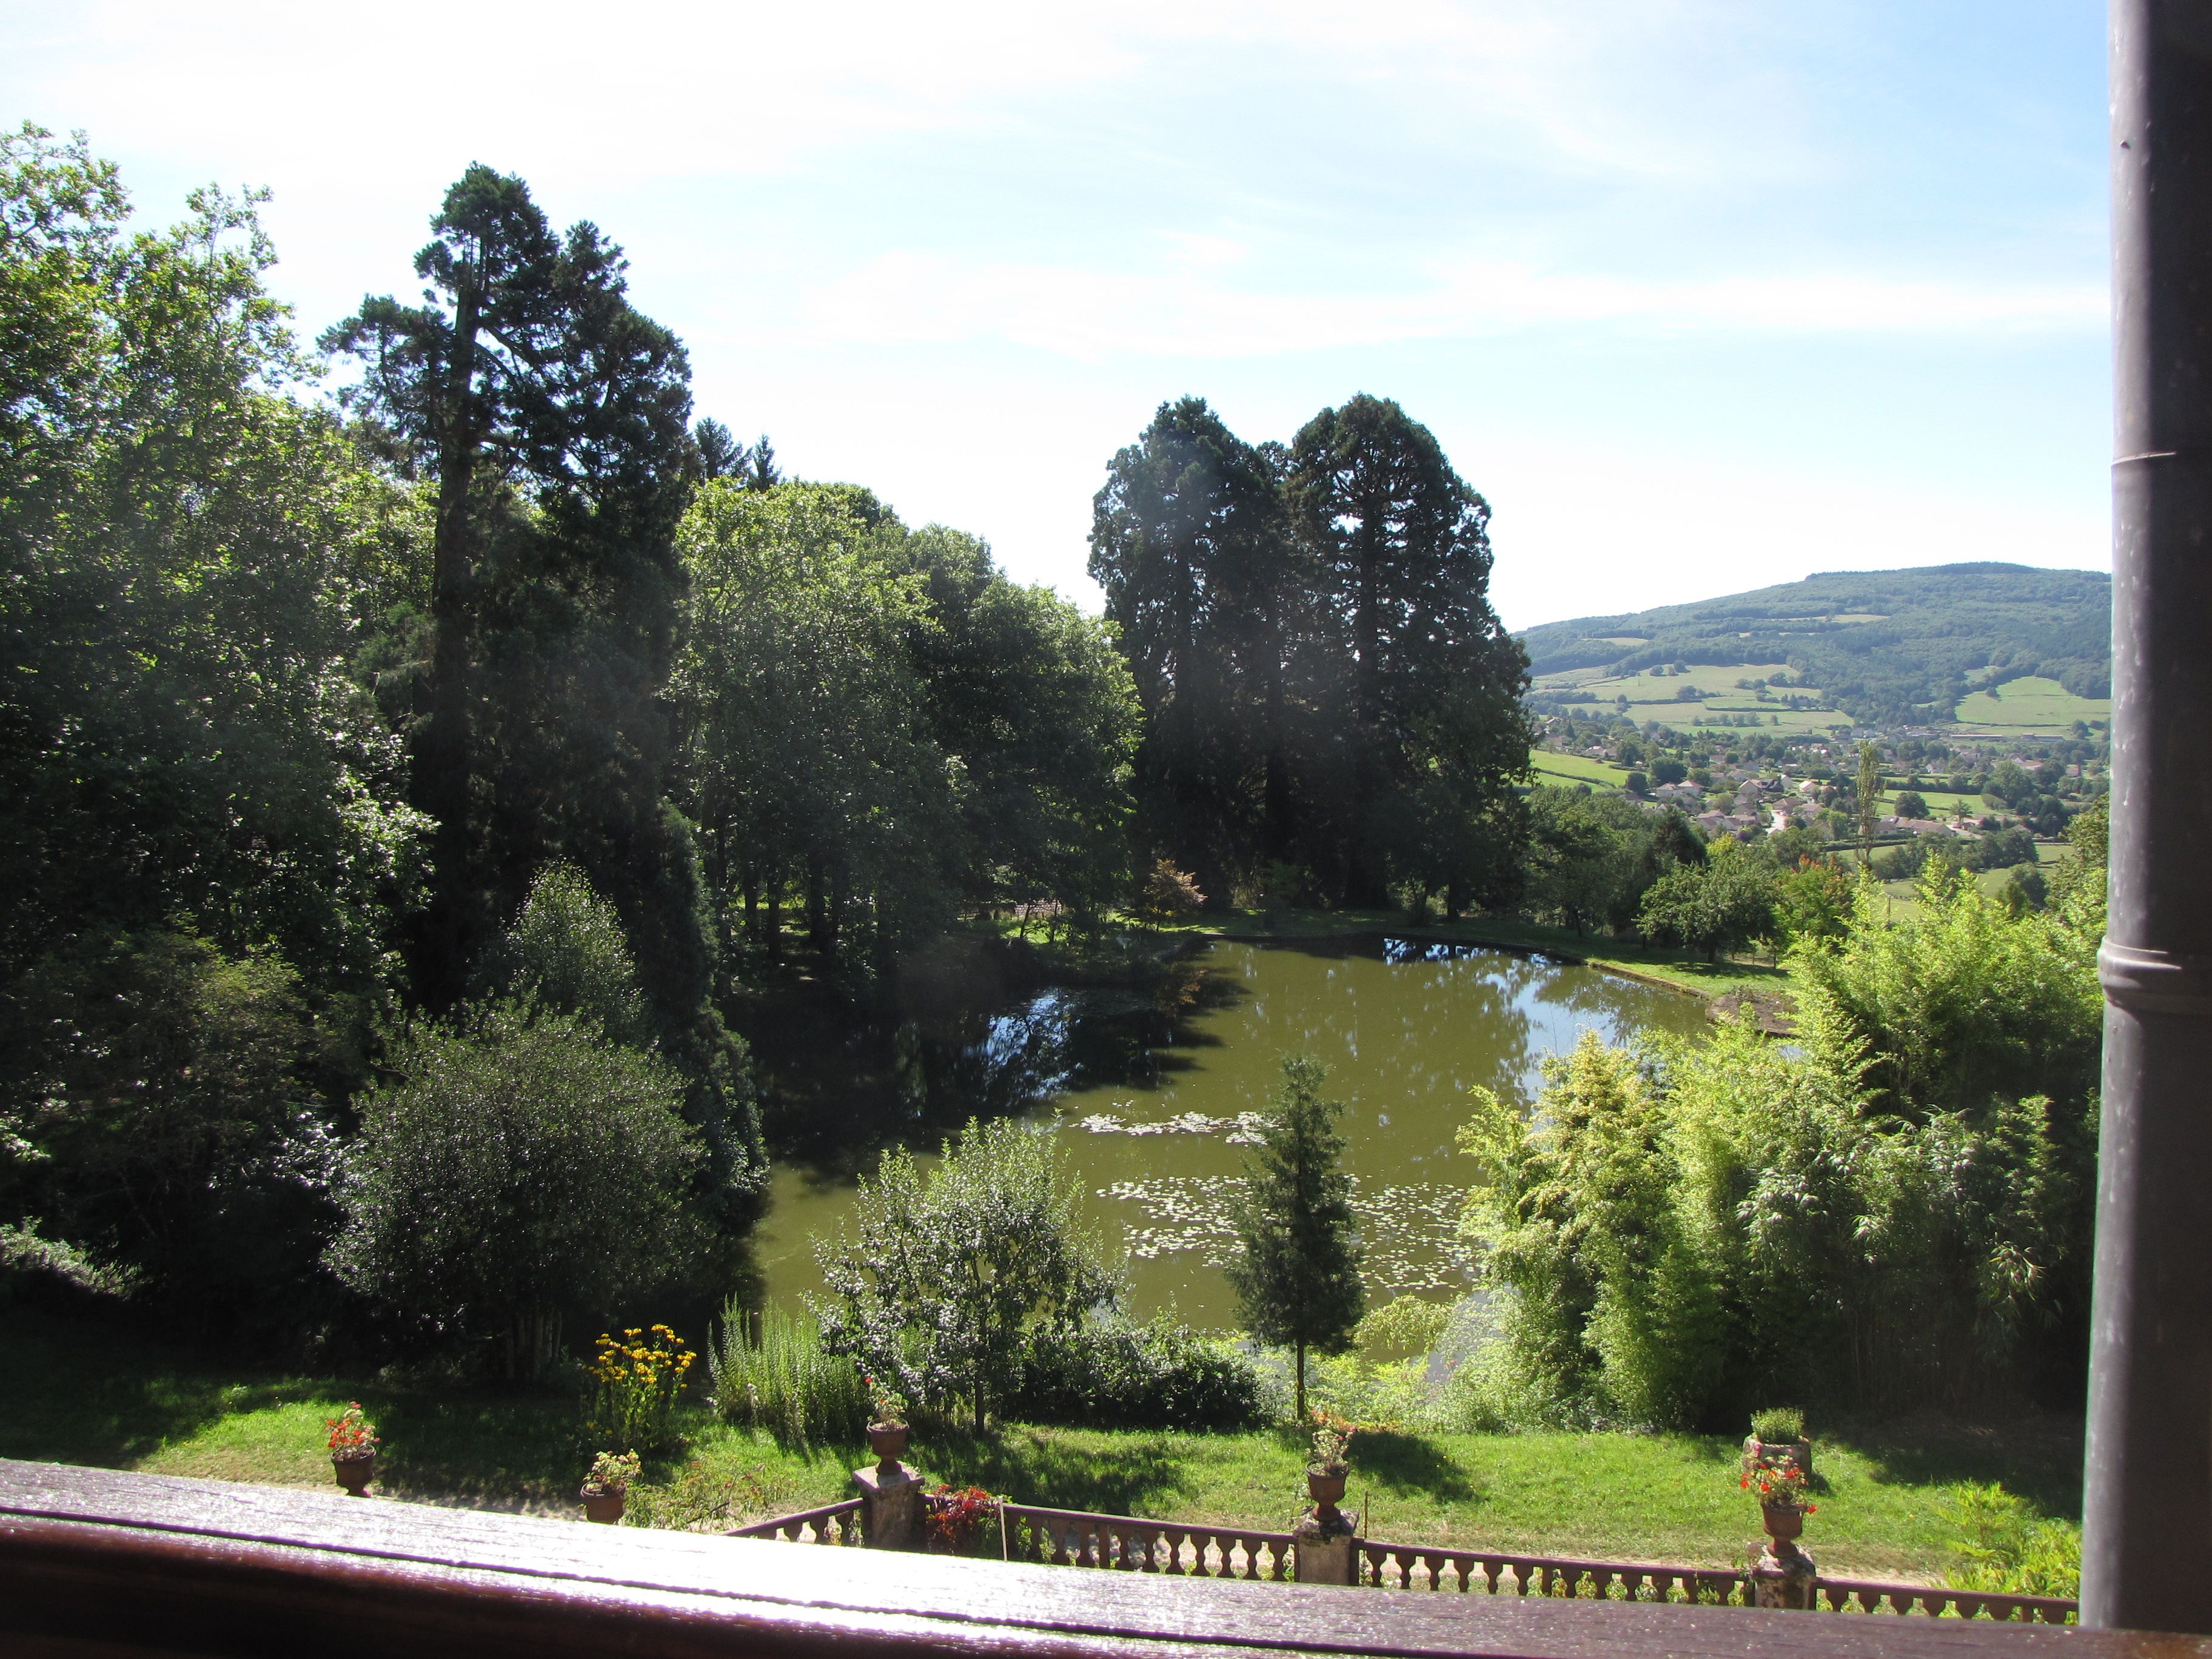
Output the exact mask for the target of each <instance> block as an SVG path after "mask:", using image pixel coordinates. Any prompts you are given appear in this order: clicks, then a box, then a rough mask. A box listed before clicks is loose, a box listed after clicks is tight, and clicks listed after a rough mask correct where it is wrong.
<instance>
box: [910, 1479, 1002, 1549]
mask: <svg viewBox="0 0 2212 1659" xmlns="http://www.w3.org/2000/svg"><path fill="white" fill-rule="evenodd" d="M925 1501H926V1503H927V1505H928V1515H929V1542H928V1548H929V1552H930V1553H931V1554H933V1555H973V1554H974V1553H975V1545H976V1541H977V1540H978V1539H980V1538H981V1536H982V1532H983V1528H985V1527H987V1526H988V1525H989V1524H990V1523H991V1522H994V1521H995V1520H997V1519H998V1518H999V1500H998V1499H997V1498H994V1497H992V1496H991V1494H990V1493H988V1492H985V1491H984V1490H983V1489H982V1488H981V1486H946V1485H940V1486H939V1487H938V1489H937V1490H936V1491H935V1492H932V1493H930V1494H929V1496H928V1498H927V1499H926V1500H925Z"/></svg>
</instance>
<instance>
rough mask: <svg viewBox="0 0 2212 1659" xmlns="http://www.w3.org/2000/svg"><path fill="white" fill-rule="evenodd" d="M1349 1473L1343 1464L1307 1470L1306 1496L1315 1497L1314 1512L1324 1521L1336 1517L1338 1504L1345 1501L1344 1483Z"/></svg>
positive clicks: (1332, 1519)
mask: <svg viewBox="0 0 2212 1659" xmlns="http://www.w3.org/2000/svg"><path fill="white" fill-rule="evenodd" d="M1349 1474H1350V1472H1349V1471H1348V1470H1346V1469H1345V1468H1343V1467H1341V1466H1339V1467H1337V1468H1309V1469H1308V1470H1307V1471H1306V1496H1307V1497H1309V1498H1312V1499H1313V1503H1314V1514H1315V1515H1316V1516H1317V1517H1318V1518H1319V1519H1320V1520H1321V1521H1322V1522H1323V1523H1327V1522H1331V1521H1334V1520H1335V1519H1336V1515H1337V1509H1336V1506H1337V1505H1338V1504H1341V1503H1342V1502H1343V1501H1344V1483H1345V1481H1346V1480H1347V1479H1348V1478H1349Z"/></svg>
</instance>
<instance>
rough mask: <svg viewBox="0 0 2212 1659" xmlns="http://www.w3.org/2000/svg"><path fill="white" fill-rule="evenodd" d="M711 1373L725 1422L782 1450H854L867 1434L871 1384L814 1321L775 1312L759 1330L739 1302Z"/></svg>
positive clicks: (712, 1355)
mask: <svg viewBox="0 0 2212 1659" xmlns="http://www.w3.org/2000/svg"><path fill="white" fill-rule="evenodd" d="M707 1367H708V1376H710V1377H711V1378H712V1380H713V1383H714V1409H715V1411H716V1413H718V1414H719V1415H720V1417H721V1418H722V1419H723V1421H725V1422H727V1423H736V1424H740V1425H744V1427H746V1428H754V1429H766V1430H767V1431H769V1433H770V1434H772V1435H774V1436H775V1438H776V1441H777V1443H779V1444H781V1445H784V1446H787V1447H795V1448H799V1449H805V1448H807V1447H811V1446H817V1445H824V1444H829V1443H841V1442H842V1443H851V1442H854V1441H857V1440H859V1439H860V1437H861V1435H862V1434H863V1433H864V1432H865V1431H866V1429H867V1426H868V1418H869V1414H870V1410H869V1398H868V1388H867V1381H866V1378H865V1377H863V1376H861V1374H860V1367H859V1366H857V1365H855V1364H854V1363H853V1361H852V1360H851V1359H850V1358H848V1357H847V1356H845V1355H843V1354H834V1353H829V1352H824V1351H823V1346H822V1326H821V1322H820V1321H818V1320H817V1319H816V1318H815V1316H813V1315H812V1314H811V1313H803V1314H799V1315H798V1316H793V1315H790V1314H787V1313H786V1312H784V1311H783V1310H781V1309H780V1308H770V1309H769V1310H766V1311H765V1312H763V1314H762V1315H761V1316H760V1319H759V1322H758V1325H757V1327H756V1326H755V1324H754V1322H753V1320H752V1316H750V1314H748V1313H747V1312H746V1310H745V1309H744V1304H741V1303H740V1302H739V1301H738V1299H737V1298H736V1297H731V1298H730V1300H729V1301H728V1302H727V1303H726V1304H724V1305H723V1308H722V1326H721V1334H720V1336H719V1337H717V1338H716V1340H715V1341H714V1346H713V1347H712V1348H711V1349H710V1350H709V1352H708V1357H707Z"/></svg>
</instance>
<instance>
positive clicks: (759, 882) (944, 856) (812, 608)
mask: <svg viewBox="0 0 2212 1659" xmlns="http://www.w3.org/2000/svg"><path fill="white" fill-rule="evenodd" d="M678 542H679V544H680V546H681V548H682V550H683V554H684V568H685V569H686V571H687V572H688V574H689V575H690V582H691V599H690V628H689V629H688V631H687V634H686V637H685V642H684V649H683V651H682V653H681V654H680V657H679V659H678V668H677V676H676V687H675V690H676V697H677V703H678V709H679V710H680V712H681V715H682V719H681V723H680V727H681V734H682V735H681V740H680V741H681V749H682V753H683V756H684V803H685V805H686V808H687V810H688V811H690V812H691V814H692V815H693V816H694V817H695V818H696V820H697V822H698V823H700V825H701V827H702V833H703V836H704V838H705V842H706V847H707V852H708V869H709V877H710V880H709V886H710V889H711V890H712V892H713V894H714V902H715V903H716V905H717V907H718V908H719V910H720V917H721V920H720V933H721V936H722V938H723V939H725V940H726V941H728V940H734V939H736V938H737V937H738V933H737V924H736V921H735V920H734V917H733V914H732V905H733V903H734V902H736V901H737V900H738V899H739V898H742V901H743V907H744V938H745V939H746V940H747V941H748V942H749V943H750V945H752V946H753V947H754V948H755V949H757V950H758V951H760V952H762V953H763V955H764V956H766V957H769V959H771V960H774V959H776V958H778V957H780V956H781V951H782V948H783V945H782V936H781V920H780V918H781V908H780V907H781V905H782V904H783V903H784V902H786V899H787V897H789V898H792V899H795V900H796V901H797V902H799V903H801V904H803V905H804V907H805V919H806V925H807V929H808V933H809V935H810V938H811V942H812V944H813V945H814V947H815V948H816V950H817V952H819V953H820V954H821V955H823V957H825V958H829V959H838V958H840V957H845V956H854V955H857V957H859V958H860V963H862V964H863V965H869V964H873V965H878V966H879V965H881V959H882V958H884V957H888V956H889V955H890V954H891V953H893V952H895V951H900V950H903V949H906V948H908V947H910V946H912V945H916V944H918V943H920V942H921V941H922V940H923V939H925V938H926V937H927V935H928V934H930V933H933V932H934V931H935V930H937V929H939V928H941V927H943V926H944V925H945V923H946V922H947V921H950V920H951V917H952V916H953V915H954V914H955V913H956V911H957V908H959V906H960V905H961V903H962V902H980V903H986V904H987V903H994V902H1001V901H1006V900H1012V901H1015V902H1036V901H1039V900H1042V899H1044V898H1048V897H1050V898H1057V899H1059V900H1060V901H1061V902H1064V903H1066V904H1067V905H1068V906H1070V907H1071V908H1074V909H1075V910H1077V911H1079V912H1082V913H1086V914H1096V913H1097V912H1098V911H1099V910H1100V909H1102V908H1103V907H1104V905H1105V903H1106V902H1108V900H1109V898H1110V897H1111V896H1113V895H1114V894H1115V891H1116V890H1117V889H1118V887H1119V885H1120V884H1121V879H1122V878H1123V875H1124V873H1125V871H1126V857H1127V843H1126V840H1125V838H1124V834H1123V831H1124V829H1125V822H1126V817H1127V766H1128V757H1129V753H1130V750H1131V749H1132V747H1133V744H1134V742H1135V724H1136V710H1135V706H1134V700H1133V696H1132V694H1131V691H1130V690H1129V685H1128V680H1127V672H1126V671H1125V670H1124V669H1123V667H1122V665H1121V662H1120V660H1119V659H1118V658H1117V657H1116V656H1115V653H1114V652H1113V650H1112V649H1111V647H1110V646H1109V643H1108V641H1107V639H1106V636H1105V634H1104V632H1103V629H1101V628H1100V627H1099V626H1098V624H1097V623H1093V622H1091V621H1090V620H1089V619H1087V618H1085V617H1082V616H1080V615H1079V613H1077V612H1076V611H1074V610H1073V608H1072V607H1070V606H1068V605H1066V604H1065V603H1064V602H1062V601H1060V599H1057V598H1056V597H1055V596H1054V595H1052V594H1050V593H1048V592H1045V591H1043V590H1042V589H1032V588H1023V587H1018V586H1015V585H1014V584H1012V583H1011V582H1009V581H1008V580H1006V577H1005V576H1004V575H1003V574H1000V572H999V571H998V570H997V569H996V568H995V567H994V565H993V563H992V561H991V557H990V554H989V550H988V549H987V548H986V547H984V546H983V545H982V544H981V543H979V542H976V541H974V540H972V539H971V538H966V537H963V536H960V535H959V534H957V532H952V531H948V530H945V529H942V528H939V527H935V526H933V527H931V528H929V529H927V530H923V531H920V532H910V531H908V529H907V528H906V527H905V526H903V525H902V524H901V523H900V522H899V521H898V520H897V518H896V516H894V515H893V514H892V513H890V510H889V509H888V508H887V507H884V505H883V504H882V503H881V502H879V501H877V500H876V499H875V497H874V496H872V495H870V494H869V493H868V492H867V491H866V490H863V489H854V488H853V487H852V486H849V485H810V484H796V483H794V484H787V485H783V486H781V487H779V488H777V489H774V490H771V491H768V492H766V493H762V492H758V491H749V490H744V489H739V488H738V487H737V486H736V485H734V484H732V483H711V484H709V485H708V486H707V487H706V488H705V489H702V490H701V491H700V492H699V495H698V496H697V498H696V500H695V501H694V502H693V503H692V506H691V508H690V512H689V513H687V514H686V516H685V518H684V522H683V525H682V526H681V527H680V528H679V531H678ZM856 947H857V948H856Z"/></svg>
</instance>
